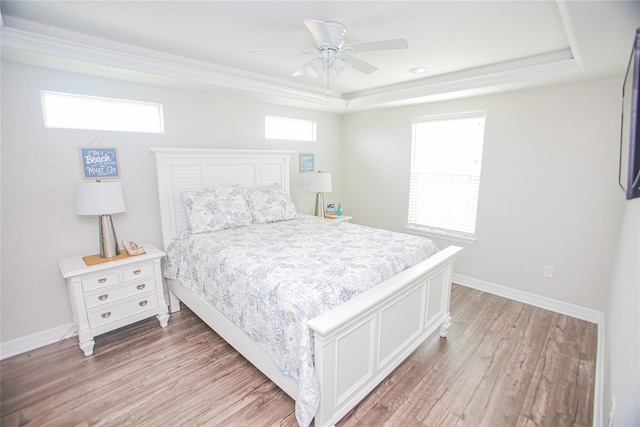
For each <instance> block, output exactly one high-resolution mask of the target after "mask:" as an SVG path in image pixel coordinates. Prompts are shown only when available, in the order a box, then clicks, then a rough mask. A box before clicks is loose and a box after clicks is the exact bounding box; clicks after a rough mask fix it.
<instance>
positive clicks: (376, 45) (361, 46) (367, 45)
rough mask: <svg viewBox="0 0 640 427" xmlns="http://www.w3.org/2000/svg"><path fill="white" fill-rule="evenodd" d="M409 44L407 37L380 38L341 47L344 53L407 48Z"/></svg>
mask: <svg viewBox="0 0 640 427" xmlns="http://www.w3.org/2000/svg"><path fill="white" fill-rule="evenodd" d="M408 47H409V44H408V43H407V41H406V40H405V39H393V40H379V41H373V42H362V43H354V44H348V45H345V46H344V47H343V48H342V49H340V50H341V51H342V52H344V53H358V52H371V51H374V50H392V49H406V48H408Z"/></svg>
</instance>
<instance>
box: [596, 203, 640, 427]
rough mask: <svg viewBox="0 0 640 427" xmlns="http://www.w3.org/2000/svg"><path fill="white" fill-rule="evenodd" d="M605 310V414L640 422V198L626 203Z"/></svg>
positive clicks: (622, 421)
mask: <svg viewBox="0 0 640 427" xmlns="http://www.w3.org/2000/svg"><path fill="white" fill-rule="evenodd" d="M619 236H620V237H619V242H618V247H617V251H616V254H617V257H616V263H615V266H614V272H613V279H612V280H611V287H610V298H609V304H608V306H607V312H606V319H605V325H606V334H605V339H606V349H607V352H606V357H605V360H606V368H605V370H606V378H607V381H606V385H605V402H604V403H605V405H608V409H606V410H605V411H604V413H605V414H608V413H609V411H610V409H609V408H610V407H611V404H612V401H613V398H615V402H616V404H615V410H614V413H613V425H616V426H638V425H640V314H639V313H638V310H639V309H640V199H634V200H631V201H629V202H627V203H626V208H625V213H624V219H623V221H622V226H621V227H620V235H619Z"/></svg>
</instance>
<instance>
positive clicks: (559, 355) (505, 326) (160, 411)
mask: <svg viewBox="0 0 640 427" xmlns="http://www.w3.org/2000/svg"><path fill="white" fill-rule="evenodd" d="M451 301H452V303H451V308H452V317H453V324H452V326H451V328H450V329H449V335H448V337H447V338H446V339H441V338H439V337H438V336H437V334H436V335H435V336H433V337H431V338H429V339H428V340H427V341H425V343H424V344H423V345H422V346H421V347H420V348H418V349H417V350H416V351H415V352H414V354H413V355H412V356H411V357H410V358H409V359H407V360H406V361H405V362H404V363H403V364H402V365H400V366H399V367H398V368H397V369H396V370H395V371H394V372H393V373H392V374H391V375H390V376H389V377H388V378H387V379H386V380H385V381H384V382H383V383H381V384H380V385H379V386H378V388H377V389H376V390H374V391H373V392H372V393H371V394H370V395H369V396H368V397H367V398H365V400H363V401H362V402H361V403H360V404H359V405H358V406H357V407H356V408H355V409H354V410H353V411H351V413H349V414H347V416H345V417H344V418H343V419H342V420H341V421H340V422H339V423H338V424H337V426H338V427H348V426H382V425H385V426H420V425H425V426H491V427H494V426H590V425H592V414H593V404H594V403H593V397H594V377H595V358H596V342H597V337H596V335H597V326H596V325H595V324H593V323H589V322H585V321H581V320H577V319H574V318H571V317H567V316H563V315H560V314H557V313H553V312H550V311H546V310H542V309H539V308H535V307H532V306H529V305H526V304H521V303H518V302H514V301H510V300H507V299H504V298H500V297H497V296H494V295H490V294H486V293H483V292H480V291H476V290H472V289H469V288H465V287H462V286H457V285H454V287H453V290H452V300H451ZM0 375H1V384H0V387H1V402H0V414H1V418H0V424H1V425H2V426H4V427H12V426H22V425H29V426H178V425H184V426H273V425H281V426H295V425H297V424H296V421H295V416H294V412H293V411H294V409H293V406H294V405H293V401H292V400H291V399H290V398H289V397H288V396H287V395H286V394H285V393H283V392H282V391H280V390H279V389H278V388H277V387H276V386H275V385H274V384H273V383H272V382H270V381H269V380H268V379H267V378H266V377H264V376H263V375H262V374H261V373H260V372H258V371H257V370H256V369H255V368H253V366H251V365H250V364H249V363H248V362H247V361H246V360H244V358H242V357H241V356H240V355H239V354H238V353H236V352H235V351H234V350H233V349H232V348H231V347H230V346H229V345H228V344H226V343H225V342H224V341H223V340H222V339H221V338H220V337H219V336H218V335H217V334H215V333H214V332H213V331H211V329H209V328H208V327H207V326H206V325H205V324H204V323H203V322H202V321H200V320H199V319H198V318H197V317H196V316H195V315H194V314H193V313H191V312H190V311H189V310H188V309H183V310H182V311H181V312H180V313H176V314H174V315H172V316H171V319H170V321H169V326H168V327H167V328H165V329H162V328H160V326H159V325H158V322H157V321H156V319H155V318H152V319H149V320H146V321H142V322H139V323H136V324H135V325H131V326H129V327H126V328H122V329H120V330H118V331H114V332H111V333H108V334H104V335H102V336H99V337H97V338H96V348H95V353H94V355H93V356H92V357H85V356H84V355H83V353H82V351H81V350H80V349H79V348H78V346H77V339H76V338H71V339H67V340H64V341H62V342H61V343H59V344H52V345H49V346H47V347H44V348H41V349H38V350H35V351H32V352H29V353H25V354H21V355H18V356H15V357H12V358H9V359H6V360H3V361H2V363H1V371H0Z"/></svg>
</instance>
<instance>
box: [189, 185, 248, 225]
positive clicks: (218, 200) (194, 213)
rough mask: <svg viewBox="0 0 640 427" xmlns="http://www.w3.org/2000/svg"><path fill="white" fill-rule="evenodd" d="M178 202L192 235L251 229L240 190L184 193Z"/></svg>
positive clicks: (235, 187) (230, 187)
mask: <svg viewBox="0 0 640 427" xmlns="http://www.w3.org/2000/svg"><path fill="white" fill-rule="evenodd" d="M182 200H183V202H184V207H185V209H186V211H187V219H188V220H189V227H190V229H191V232H192V233H207V232H210V231H217V230H223V229H226V228H235V227H244V226H247V225H251V212H250V211H249V206H248V205H247V201H246V200H245V197H244V192H243V190H242V187H240V186H239V185H232V186H229V187H221V188H212V189H207V191H205V192H202V191H186V192H183V193H182Z"/></svg>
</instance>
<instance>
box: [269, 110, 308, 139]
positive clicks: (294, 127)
mask: <svg viewBox="0 0 640 427" xmlns="http://www.w3.org/2000/svg"><path fill="white" fill-rule="evenodd" d="M264 136H265V138H266V139H284V140H288V141H306V142H314V141H315V140H316V122H315V121H312V120H302V119H292V118H290V117H276V116H265V117H264Z"/></svg>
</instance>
